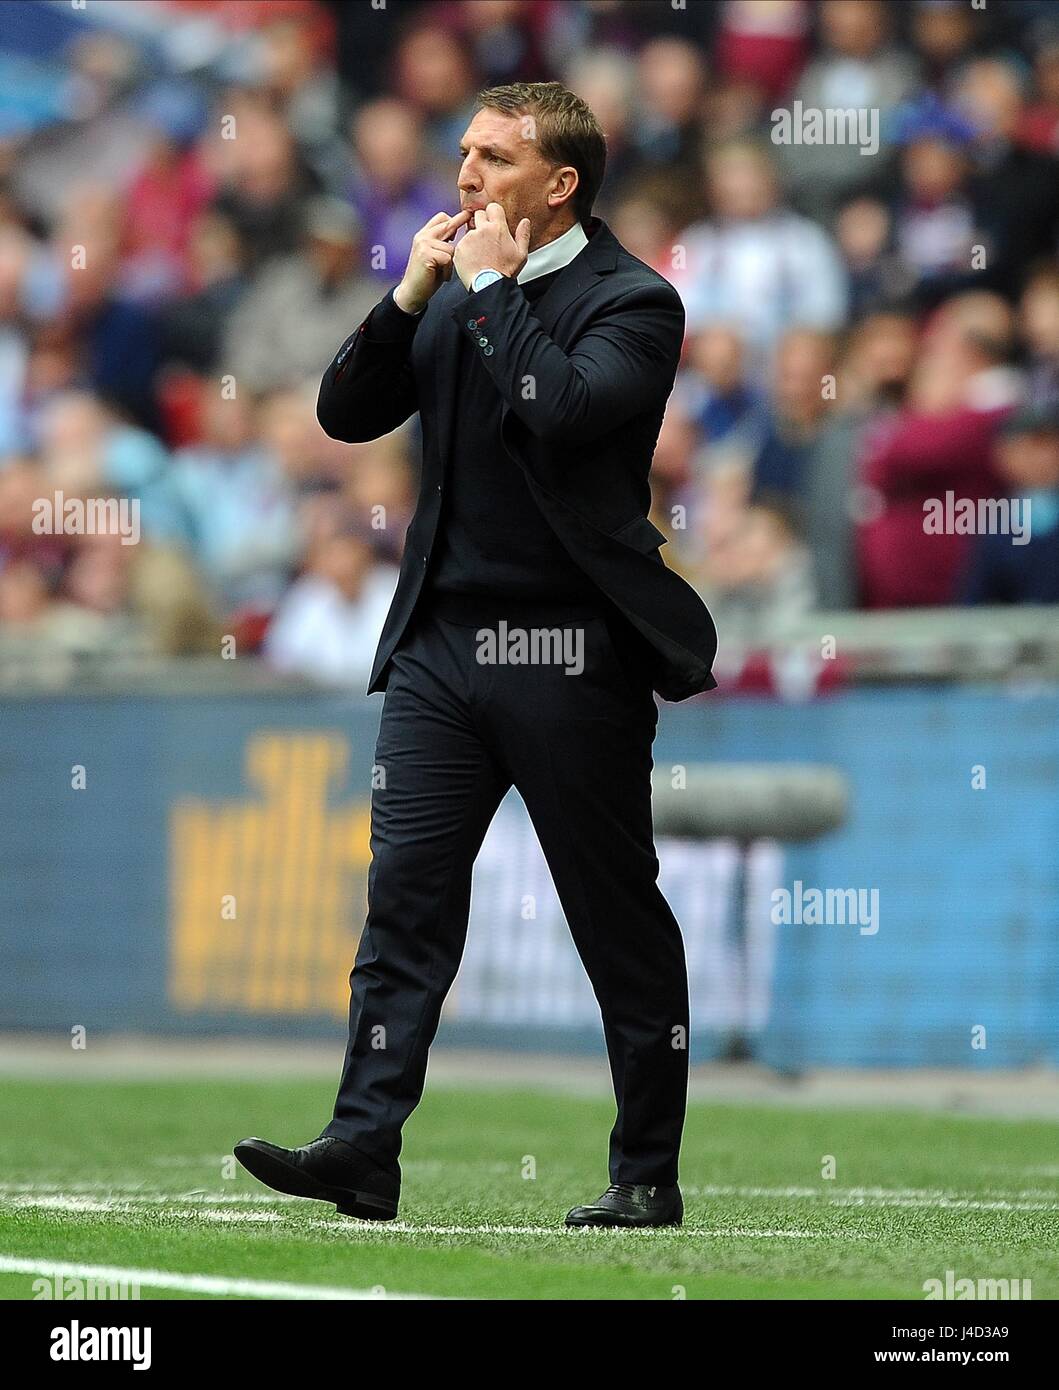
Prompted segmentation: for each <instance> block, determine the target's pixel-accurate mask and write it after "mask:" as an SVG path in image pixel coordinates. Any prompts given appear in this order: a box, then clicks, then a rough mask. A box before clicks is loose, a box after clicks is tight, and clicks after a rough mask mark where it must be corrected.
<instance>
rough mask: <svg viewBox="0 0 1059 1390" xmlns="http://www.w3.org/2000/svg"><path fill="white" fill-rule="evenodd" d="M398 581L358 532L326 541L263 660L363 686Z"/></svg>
mask: <svg viewBox="0 0 1059 1390" xmlns="http://www.w3.org/2000/svg"><path fill="white" fill-rule="evenodd" d="M396 587H397V570H396V569H395V568H392V567H390V566H385V565H373V563H372V552H371V547H370V546H369V545H368V544H367V542H366V541H365V540H363V539H362V538H361V537H360V536H358V535H356V534H353V533H349V532H346V533H344V534H341V535H337V536H331V537H329V538H327V539H326V540H323V541H321V542H320V543H319V545H318V546H317V547H316V548H315V549H314V551H313V553H312V554H311V555H310V557H309V562H308V566H307V568H306V572H305V574H303V575H302V576H301V578H300V579H297V580H295V582H294V585H293V586H292V588H291V589H290V591H289V592H288V593H287V595H286V597H285V598H284V600H283V602H282V604H281V605H280V608H279V611H278V612H277V614H276V616H275V618H274V620H273V622H272V624H271V626H270V627H269V630H268V633H267V635H266V638H265V646H264V655H265V659H266V660H267V661H268V663H269V664H270V665H271V666H272V667H274V669H275V670H277V671H282V672H285V673H287V674H296V675H302V676H308V677H311V678H312V679H314V680H318V681H321V682H324V683H327V684H335V685H353V686H363V685H364V683H365V682H366V681H367V679H368V676H369V674H370V672H371V663H372V661H373V659H374V656H375V648H376V647H377V646H378V642H379V635H380V634H381V632H382V625H383V623H384V622H385V620H386V613H387V611H388V609H389V607H390V601H391V599H392V598H393V594H394V589H395V588H396Z"/></svg>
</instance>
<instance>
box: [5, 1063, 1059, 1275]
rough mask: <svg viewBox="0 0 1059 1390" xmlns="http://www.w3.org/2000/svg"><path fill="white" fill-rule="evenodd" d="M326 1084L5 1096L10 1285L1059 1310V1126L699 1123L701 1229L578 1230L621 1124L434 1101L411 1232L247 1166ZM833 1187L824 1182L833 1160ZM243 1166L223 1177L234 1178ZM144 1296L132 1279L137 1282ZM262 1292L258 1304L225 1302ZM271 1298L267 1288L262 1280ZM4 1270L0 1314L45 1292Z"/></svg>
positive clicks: (116, 1085)
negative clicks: (566, 1222) (971, 1303)
mask: <svg viewBox="0 0 1059 1390" xmlns="http://www.w3.org/2000/svg"><path fill="white" fill-rule="evenodd" d="M331 1094H332V1093H331V1086H330V1082H327V1081H316V1080H312V1081H305V1080H297V1081H290V1080H284V1081H282V1082H274V1083H269V1082H243V1081H223V1082H212V1081H193V1082H192V1081H186V1082H176V1081H160V1082H154V1083H143V1082H139V1081H137V1082H102V1081H90V1082H83V1083H71V1082H67V1081H47V1082H41V1081H26V1080H7V1081H3V1082H0V1149H2V1154H3V1169H2V1174H0V1181H2V1185H0V1269H3V1268H4V1267H5V1261H6V1262H7V1263H6V1268H7V1269H8V1270H10V1267H11V1261H12V1260H23V1261H25V1260H32V1261H44V1262H47V1261H62V1262H65V1263H67V1264H69V1265H86V1266H107V1267H113V1268H120V1269H124V1270H129V1271H133V1270H145V1269H147V1270H152V1271H163V1272H165V1273H167V1274H170V1275H172V1274H177V1275H208V1276H217V1277H219V1279H220V1280H221V1281H222V1285H223V1287H221V1285H218V1290H219V1291H210V1292H205V1293H204V1292H200V1291H197V1290H195V1289H191V1290H189V1289H186V1288H185V1289H183V1290H180V1289H177V1290H174V1289H171V1288H170V1289H166V1288H163V1287H148V1286H147V1285H145V1284H141V1296H142V1297H143V1298H167V1299H168V1298H178V1297H203V1296H205V1297H240V1296H242V1297H246V1296H252V1297H258V1296H271V1297H278V1296H281V1292H280V1291H277V1290H275V1289H274V1288H273V1289H272V1291H271V1293H268V1292H267V1290H268V1289H269V1288H270V1286H272V1285H275V1284H277V1283H278V1284H281V1285H294V1286H298V1287H297V1289H295V1290H293V1291H292V1292H290V1293H288V1294H287V1295H286V1296H300V1297H309V1296H312V1295H313V1291H314V1289H317V1290H318V1289H319V1287H320V1286H325V1287H326V1288H329V1289H332V1290H347V1291H348V1290H356V1291H360V1292H361V1293H362V1294H363V1292H364V1291H374V1293H375V1296H378V1291H380V1290H384V1291H385V1292H386V1293H387V1294H401V1293H404V1294H420V1295H447V1296H450V1297H452V1296H455V1297H471V1298H534V1299H535V1298H555V1299H595V1298H635V1299H673V1298H679V1297H687V1298H706V1299H710V1298H736V1299H744V1298H745V1299H763V1298H764V1299H767V1298H797V1299H834V1298H839V1299H882V1298H898V1299H922V1298H923V1297H924V1294H923V1282H924V1280H927V1279H931V1278H940V1279H944V1278H945V1273H946V1271H947V1270H950V1269H951V1270H953V1271H954V1272H955V1277H957V1278H963V1277H969V1278H974V1279H978V1278H1011V1279H1030V1280H1032V1297H1033V1299H1034V1300H1037V1299H1046V1298H1052V1299H1054V1298H1056V1297H1059V1248H1057V1246H1059V1243H1057V1242H1056V1240H1055V1231H1056V1217H1057V1213H1059V1166H1057V1163H1056V1153H1057V1146H1056V1139H1057V1135H1059V1126H1057V1125H1056V1124H1054V1123H1050V1122H1044V1121H1035V1120H1034V1121H1030V1120H1025V1121H1011V1120H996V1119H982V1118H971V1117H962V1116H953V1115H937V1114H925V1113H922V1112H901V1111H895V1110H868V1109H865V1110H848V1109H818V1110H812V1111H809V1110H804V1109H798V1108H793V1107H783V1106H780V1107H775V1106H769V1107H762V1106H750V1105H745V1106H744V1105H723V1106H722V1105H709V1104H695V1105H693V1106H692V1107H691V1109H690V1111H689V1115H688V1126H687V1131H686V1140H685V1146H684V1156H683V1169H682V1185H683V1187H684V1192H685V1201H686V1206H687V1215H686V1224H685V1226H684V1227H683V1229H682V1230H680V1231H675V1232H674V1231H643V1232H613V1231H566V1230H565V1229H564V1228H563V1226H562V1218H563V1215H564V1214H565V1212H566V1209H567V1208H568V1207H569V1206H571V1205H572V1204H573V1203H574V1202H576V1201H579V1200H583V1199H585V1198H590V1197H593V1196H596V1195H598V1193H599V1192H600V1191H601V1190H602V1189H603V1187H604V1186H605V1185H606V1168H605V1154H606V1138H607V1133H608V1131H609V1127H610V1122H611V1118H612V1113H613V1109H612V1106H611V1105H610V1104H608V1103H607V1102H606V1101H605V1100H603V1099H581V1098H578V1097H574V1096H571V1095H570V1094H566V1093H559V1092H557V1093H552V1092H548V1091H545V1090H514V1089H510V1088H509V1089H504V1088H502V1087H501V1086H497V1087H496V1089H448V1088H435V1089H434V1090H431V1091H429V1093H428V1096H427V1099H426V1100H425V1101H424V1103H423V1104H422V1105H421V1107H420V1108H419V1110H418V1111H417V1112H416V1114H415V1115H414V1116H413V1118H412V1121H411V1123H410V1124H409V1126H408V1128H407V1130H406V1134H405V1149H404V1154H403V1160H402V1161H403V1166H404V1192H403V1197H402V1206H401V1213H400V1218H399V1220H398V1222H396V1223H393V1224H392V1225H390V1226H385V1227H382V1226H375V1225H371V1224H368V1223H361V1222H356V1221H350V1220H348V1219H345V1218H339V1217H337V1216H336V1214H335V1211H334V1208H333V1207H331V1206H329V1205H326V1204H323V1203H317V1202H306V1201H299V1200H296V1199H282V1198H273V1196H272V1194H270V1193H269V1192H268V1191H267V1190H266V1189H265V1188H263V1187H261V1186H260V1185H259V1184H257V1183H255V1182H254V1180H253V1179H252V1178H250V1177H249V1175H248V1174H246V1173H244V1172H243V1170H242V1169H241V1168H239V1167H238V1166H237V1165H234V1164H233V1160H232V1159H231V1157H230V1155H231V1148H232V1145H233V1143H234V1142H235V1141H236V1140H237V1139H240V1138H242V1137H244V1136H245V1135H247V1134H260V1135H263V1136H265V1137H267V1138H270V1139H273V1140H276V1141H278V1142H281V1143H301V1142H304V1141H305V1140H307V1139H309V1138H312V1137H314V1136H315V1135H316V1134H317V1133H319V1131H320V1129H321V1128H322V1125H323V1123H324V1122H325V1120H326V1118H327V1116H328V1114H329V1113H330V1112H329V1106H330V1100H331ZM828 1155H831V1156H832V1157H833V1159H834V1162H835V1177H834V1178H833V1179H826V1178H824V1177H822V1176H821V1174H822V1168H823V1164H824V1162H825V1159H826V1156H828ZM226 1157H227V1163H226ZM130 1277H132V1276H131V1275H130ZM243 1280H251V1281H255V1286H254V1287H253V1288H251V1289H250V1290H240V1289H239V1288H238V1287H235V1288H234V1289H233V1288H230V1287H228V1285H227V1284H226V1283H224V1281H243ZM258 1282H259V1283H260V1284H261V1286H262V1287H261V1288H260V1289H259V1288H257V1283H258ZM32 1284H33V1278H32V1275H31V1274H29V1273H25V1272H14V1273H12V1272H6V1273H2V1272H0V1297H3V1298H7V1299H25V1298H30V1297H32V1296H33V1293H32Z"/></svg>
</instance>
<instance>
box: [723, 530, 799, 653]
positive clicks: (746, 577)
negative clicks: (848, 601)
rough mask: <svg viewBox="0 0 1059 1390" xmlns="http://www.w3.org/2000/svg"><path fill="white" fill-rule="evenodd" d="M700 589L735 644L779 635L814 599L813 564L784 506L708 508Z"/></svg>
mask: <svg viewBox="0 0 1059 1390" xmlns="http://www.w3.org/2000/svg"><path fill="white" fill-rule="evenodd" d="M696 580H697V584H696V587H697V588H698V590H699V592H700V593H701V594H702V596H703V597H704V598H705V600H706V602H707V604H708V605H709V608H710V611H711V613H713V615H714V618H715V620H716V622H717V624H718V627H719V628H720V629H722V630H723V631H724V632H725V633H726V635H727V641H728V644H729V645H730V646H731V647H732V648H735V649H737V650H738V649H739V648H758V647H765V646H768V645H769V644H770V643H772V642H775V641H779V640H782V638H783V636H784V635H785V634H786V633H787V632H789V631H790V629H791V627H792V625H793V624H794V623H796V622H797V620H798V619H799V618H802V617H804V616H805V615H806V614H807V613H808V612H810V611H811V610H812V608H813V606H814V603H815V593H814V590H813V582H812V567H811V563H810V557H809V553H808V551H807V550H806V549H805V546H804V545H803V544H802V543H801V542H800V540H799V539H798V537H797V534H796V531H795V528H794V525H793V523H792V521H791V518H790V515H789V513H788V512H787V511H786V510H785V509H784V508H782V507H780V506H776V505H772V504H764V503H755V504H753V505H751V506H749V507H738V506H736V507H731V508H727V507H723V508H719V509H713V510H711V512H710V514H709V523H708V537H707V546H706V553H705V561H704V563H703V565H702V567H701V568H700V570H699V571H698V573H697V575H696Z"/></svg>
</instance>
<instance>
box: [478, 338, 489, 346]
mask: <svg viewBox="0 0 1059 1390" xmlns="http://www.w3.org/2000/svg"><path fill="white" fill-rule="evenodd" d="M488 342H489V339H488V338H479V339H478V346H479V347H486V346H487V344H488Z"/></svg>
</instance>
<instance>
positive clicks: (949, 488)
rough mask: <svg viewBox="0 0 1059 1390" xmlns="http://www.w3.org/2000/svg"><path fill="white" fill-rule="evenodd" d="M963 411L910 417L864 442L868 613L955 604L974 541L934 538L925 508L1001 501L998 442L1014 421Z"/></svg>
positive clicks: (862, 562) (860, 536)
mask: <svg viewBox="0 0 1059 1390" xmlns="http://www.w3.org/2000/svg"><path fill="white" fill-rule="evenodd" d="M1009 409H1010V408H1009V407H1005V408H1004V409H998V410H971V409H968V408H966V407H963V408H960V409H958V410H954V411H950V412H948V413H946V414H941V415H934V414H931V415H924V414H920V413H918V412H915V411H911V410H906V411H902V412H901V414H899V415H897V416H894V417H891V418H890V419H888V420H886V421H885V422H883V423H881V424H880V425H879V426H878V428H877V429H876V430H874V431H869V433H868V434H867V436H866V438H865V451H864V456H863V458H862V460H861V465H860V469H859V476H860V481H861V483H862V484H863V485H865V486H866V488H867V501H866V511H867V516H868V519H866V520H864V521H862V522H861V524H860V525H859V527H858V531H857V560H858V569H859V574H860V586H861V602H862V605H863V606H864V607H865V608H918V607H932V606H935V605H943V604H948V603H953V602H955V601H956V599H957V596H958V594H959V592H960V586H961V582H962V579H963V575H964V571H965V569H966V566H967V564H968V563H969V560H970V555H971V550H972V548H973V545H974V541H975V537H974V536H973V535H947V534H941V535H933V534H930V533H928V532H927V531H926V530H925V529H924V520H925V518H926V515H927V513H926V512H925V511H924V503H926V502H927V501H929V500H931V499H937V501H938V502H939V503H941V504H942V505H944V503H945V494H946V492H952V493H953V495H954V499H955V502H956V503H957V504H958V503H959V501H960V499H961V498H969V499H974V500H977V499H978V498H981V497H1003V496H1005V495H1006V493H1007V490H1008V489H1007V488H1006V487H1005V486H1004V485H1003V484H1002V483H1001V482H1000V480H999V479H998V478H997V476H996V474H995V473H994V471H993V465H992V451H993V438H994V435H995V433H996V429H997V427H998V425H999V424H1000V423H1001V422H1002V421H1003V420H1004V418H1005V416H1006V415H1007V414H1008V413H1009Z"/></svg>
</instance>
